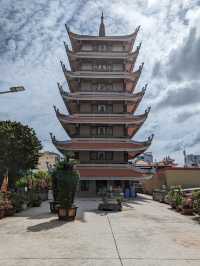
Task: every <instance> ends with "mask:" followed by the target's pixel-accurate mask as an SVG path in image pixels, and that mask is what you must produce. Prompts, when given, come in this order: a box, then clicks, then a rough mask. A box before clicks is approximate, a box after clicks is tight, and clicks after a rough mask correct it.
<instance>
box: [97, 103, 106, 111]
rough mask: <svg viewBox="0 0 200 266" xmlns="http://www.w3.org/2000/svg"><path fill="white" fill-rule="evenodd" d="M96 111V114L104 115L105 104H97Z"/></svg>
mask: <svg viewBox="0 0 200 266" xmlns="http://www.w3.org/2000/svg"><path fill="white" fill-rule="evenodd" d="M97 110H98V113H105V112H106V105H105V104H98V107H97Z"/></svg>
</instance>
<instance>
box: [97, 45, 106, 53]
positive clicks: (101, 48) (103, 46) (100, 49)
mask: <svg viewBox="0 0 200 266" xmlns="http://www.w3.org/2000/svg"><path fill="white" fill-rule="evenodd" d="M98 48H99V49H98V50H99V51H101V52H104V51H107V45H106V44H100V45H99V47H98Z"/></svg>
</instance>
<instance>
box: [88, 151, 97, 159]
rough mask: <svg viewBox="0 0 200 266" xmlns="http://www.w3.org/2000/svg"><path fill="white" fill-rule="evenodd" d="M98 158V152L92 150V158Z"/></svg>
mask: <svg viewBox="0 0 200 266" xmlns="http://www.w3.org/2000/svg"><path fill="white" fill-rule="evenodd" d="M97 159H98V156H97V152H96V151H91V152H90V160H97Z"/></svg>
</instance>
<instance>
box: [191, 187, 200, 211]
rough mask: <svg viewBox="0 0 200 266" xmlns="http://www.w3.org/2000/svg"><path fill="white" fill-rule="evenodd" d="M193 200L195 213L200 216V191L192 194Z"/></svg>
mask: <svg viewBox="0 0 200 266" xmlns="http://www.w3.org/2000/svg"><path fill="white" fill-rule="evenodd" d="M192 199H193V211H194V212H195V213H197V214H199V215H200V191H194V192H193V193H192Z"/></svg>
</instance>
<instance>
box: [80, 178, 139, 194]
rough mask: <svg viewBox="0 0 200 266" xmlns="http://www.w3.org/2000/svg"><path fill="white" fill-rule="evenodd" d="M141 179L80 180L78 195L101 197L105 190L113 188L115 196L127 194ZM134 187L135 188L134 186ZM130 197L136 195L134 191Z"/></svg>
mask: <svg viewBox="0 0 200 266" xmlns="http://www.w3.org/2000/svg"><path fill="white" fill-rule="evenodd" d="M138 184H139V181H132V180H123V181H122V180H80V183H79V188H78V193H77V196H79V197H97V196H99V197H101V196H102V193H103V192H106V191H110V190H112V194H113V196H114V195H115V194H116V195H117V196H119V194H120V193H121V195H124V194H125V191H126V190H127V189H128V190H129V191H135V189H134V188H137V187H138ZM133 187H134V188H133ZM129 196H130V197H134V195H133V192H132V193H131V195H129Z"/></svg>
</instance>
